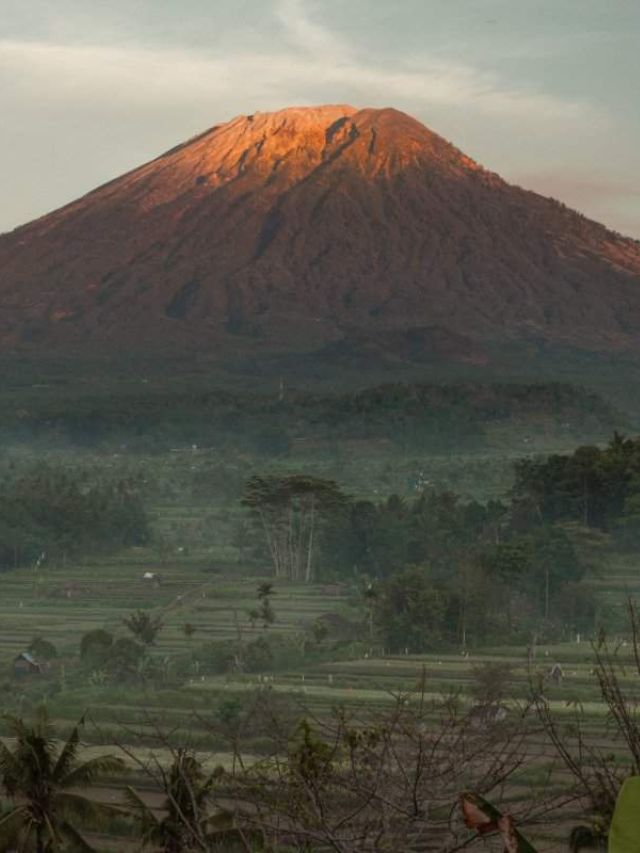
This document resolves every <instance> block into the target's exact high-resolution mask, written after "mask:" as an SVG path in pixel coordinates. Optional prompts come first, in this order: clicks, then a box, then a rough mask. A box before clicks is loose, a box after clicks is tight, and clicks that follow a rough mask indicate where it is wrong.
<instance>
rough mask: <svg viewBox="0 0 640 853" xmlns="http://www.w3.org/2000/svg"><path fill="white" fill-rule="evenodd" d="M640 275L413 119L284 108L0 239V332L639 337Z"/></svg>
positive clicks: (15, 339)
mask: <svg viewBox="0 0 640 853" xmlns="http://www.w3.org/2000/svg"><path fill="white" fill-rule="evenodd" d="M639 285H640V247H639V246H638V244H637V243H635V242H633V241H630V240H624V239H623V238H621V237H619V236H617V235H615V234H612V233H611V232H609V231H607V230H606V229H605V228H604V227H603V226H601V225H598V224H596V223H593V222H589V221H588V220H587V219H585V218H584V217H583V216H580V215H579V214H576V213H574V212H572V211H570V210H568V209H567V208H565V207H564V206H563V205H560V204H558V203H557V202H554V201H552V200H550V199H545V198H543V197H541V196H539V195H536V194H535V193H528V192H525V191H524V190H521V189H519V188H518V187H512V186H509V185H508V184H506V183H505V182H504V181H502V180H501V179H500V178H499V177H498V176H497V175H494V174H493V173H491V172H487V171H485V170H484V169H482V168H481V167H480V166H478V164H477V163H475V162H474V161H473V160H471V159H470V158H469V157H467V156H466V155H465V154H463V153H462V152H460V151H459V150H458V149H456V148H455V147H454V146H453V145H451V144H450V143H449V142H447V141H446V140H444V139H443V138H442V137H440V136H438V135H437V134H436V133H434V132H433V131H431V130H429V129H428V128H427V127H425V126H424V125H423V124H421V123H420V122H419V121H417V120H416V119H414V118H412V117H411V116H408V115H406V114H405V113H403V112H400V111H398V110H395V109H393V108H384V109H372V108H365V109H357V108H355V107H352V106H348V105H329V106H316V107H293V108H289V109H285V110H279V111H277V112H270V113H254V114H253V115H244V116H237V117H236V118H234V119H232V120H231V121H229V122H226V123H224V124H219V125H216V126H215V127H213V128H211V129H210V130H208V131H206V132H204V133H202V134H200V135H199V136H197V137H195V138H194V139H191V140H189V141H188V142H186V143H184V144H182V145H179V146H178V147H176V148H173V149H172V150H170V151H168V152H166V153H165V154H163V155H161V156H160V157H158V158H157V159H155V160H153V161H152V162H150V163H147V164H146V165H144V166H141V167H140V168H139V169H136V170H134V171H132V172H130V173H129V174H127V175H124V176H122V177H121V178H118V179H116V180H114V181H111V182H110V183H109V184H106V185H105V186H103V187H100V188H98V189H97V190H95V191H93V192H92V193H89V194H88V195H87V196H85V197H83V198H81V199H79V200H78V201H76V202H74V203H72V204H71V205H68V206H67V207H65V208H62V209H61V210H59V211H56V212H54V213H52V214H50V215H49V216H46V217H43V218H42V219H39V220H36V221H35V222H33V223H31V224H29V225H26V226H24V227H22V228H20V229H17V230H16V231H15V232H13V233H12V234H9V235H5V236H4V237H0V307H1V308H2V311H0V343H1V342H2V341H4V346H5V347H7V346H23V345H27V346H35V345H38V344H42V343H44V344H46V345H47V346H54V345H55V346H65V345H67V344H68V343H69V341H76V342H85V341H90V342H91V345H100V346H104V347H107V349H108V348H109V347H110V346H117V347H119V348H120V347H124V348H126V347H137V346H139V345H144V346H148V347H158V346H159V347H163V346H165V344H167V342H173V343H174V344H175V345H176V346H179V347H180V346H181V347H195V348H200V347H205V348H211V347H213V348H214V350H216V349H224V347H225V346H226V345H227V344H225V342H227V343H228V342H229V341H233V340H236V341H237V340H240V339H242V340H243V341H244V342H245V343H247V342H248V344H250V345H255V346H257V347H259V348H262V349H265V348H267V349H269V348H271V349H285V350H286V349H292V350H296V349H297V350H304V349H307V350H308V349H312V348H314V347H323V346H326V345H328V344H330V343H331V342H333V341H339V340H340V339H341V338H342V337H343V336H344V335H351V334H353V333H357V334H360V333H361V332H362V333H363V334H365V333H366V335H371V334H375V333H376V331H379V332H380V334H382V333H383V332H384V333H385V334H386V332H388V331H390V330H402V329H404V328H411V329H414V330H415V329H436V328H437V329H440V330H445V331H444V332H442V333H439V334H440V337H442V336H443V335H446V334H448V333H451V334H452V335H454V336H455V335H458V336H460V335H461V336H466V337H467V338H469V339H470V340H476V341H487V340H491V341H500V340H502V341H506V340H509V341H512V340H530V339H536V340H544V341H548V342H550V343H554V344H558V345H560V344H562V345H571V346H582V347H585V348H587V349H611V348H619V347H625V348H637V347H638V343H637V330H638V329H640V287H639ZM425 334H426V333H425ZM423 337H424V336H423ZM427 337H429V335H427ZM422 339H423V338H422V337H420V335H418V337H417V338H416V340H422ZM442 339H443V340H444V338H442ZM452 339H453V338H452ZM456 339H458V338H456ZM425 340H426V338H425Z"/></svg>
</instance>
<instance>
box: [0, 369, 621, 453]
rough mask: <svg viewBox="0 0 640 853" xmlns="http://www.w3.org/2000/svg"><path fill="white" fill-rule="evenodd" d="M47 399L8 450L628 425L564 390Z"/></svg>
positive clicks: (426, 437)
mask: <svg viewBox="0 0 640 853" xmlns="http://www.w3.org/2000/svg"><path fill="white" fill-rule="evenodd" d="M55 390H56V389H50V390H49V391H48V392H47V391H46V390H45V392H43V393H42V394H40V395H38V396H34V397H33V399H29V397H28V395H27V397H26V398H25V400H24V404H23V405H21V406H19V407H18V408H15V407H11V406H7V407H6V408H5V409H4V410H3V412H2V414H1V415H0V433H1V434H2V435H3V436H4V439H5V441H7V442H13V441H16V440H20V441H30V442H38V441H40V442H44V443H46V445H47V446H51V445H52V444H53V445H56V444H57V445H69V444H70V445H77V446H81V447H101V446H116V447H120V446H122V447H126V448H127V449H128V450H130V451H131V452H136V451H146V450H149V449H155V450H157V451H161V450H166V449H168V448H171V447H173V446H176V445H184V444H188V445H191V444H197V445H202V446H211V445H223V446H224V445H229V446H235V447H241V448H243V449H245V450H247V451H249V452H252V453H257V454H259V455H262V456H263V457H270V456H274V455H275V456H277V455H286V454H287V453H288V452H289V451H290V449H291V448H292V445H293V444H294V443H295V442H306V444H307V445H308V446H329V447H331V446H337V445H339V444H340V442H343V441H345V440H352V439H356V440H378V441H383V442H387V443H389V445H390V446H393V447H396V448H399V449H401V450H410V451H418V452H429V453H448V452H462V451H468V450H477V449H480V448H482V447H483V446H484V445H485V443H486V430H487V427H488V426H489V425H491V424H495V423H512V424H521V423H525V422H526V423H528V424H529V425H531V424H535V423H536V422H541V421H544V420H546V421H547V422H550V423H551V424H553V426H554V428H555V429H557V430H558V431H560V432H561V433H562V434H564V435H566V436H567V437H571V436H578V435H580V436H593V437H594V438H597V437H604V436H605V435H606V434H610V433H611V432H612V431H613V429H614V427H616V426H617V427H619V426H620V425H621V423H623V422H624V418H622V416H621V415H620V414H619V413H617V412H615V411H614V410H613V409H612V408H611V406H609V405H608V404H607V403H606V402H604V401H603V400H602V399H601V398H600V397H598V396H597V395H596V394H594V393H592V392H590V391H586V390H584V389H582V388H579V387H576V386H572V385H567V384H561V383H548V384H521V385H518V384H474V385H469V384H462V383H461V384H447V385H436V384H432V385H428V384H389V385H381V386H378V387H375V388H370V389H366V390H362V391H358V392H354V393H349V394H346V393H345V394H321V393H305V392H301V391H293V390H292V391H289V390H288V389H286V388H285V387H281V388H280V389H278V388H277V387H276V388H274V389H273V392H272V393H271V394H268V395H267V394H248V393H246V392H238V393H234V392H231V391H228V390H221V389H216V390H212V391H202V390H201V389H200V390H180V389H177V390H174V391H172V392H167V391H159V390H154V389H153V387H152V386H148V387H147V386H142V389H141V388H140V387H136V389H135V392H131V393H130V394H126V393H124V392H121V393H119V395H118V397H117V399H116V400H114V398H113V397H111V396H109V395H108V394H98V393H93V394H90V393H87V392H86V389H83V394H82V396H80V397H79V398H77V399H76V398H74V396H73V389H68V388H66V389H64V393H63V392H62V391H61V392H60V393H59V394H58V393H55V394H54V393H53V391H55Z"/></svg>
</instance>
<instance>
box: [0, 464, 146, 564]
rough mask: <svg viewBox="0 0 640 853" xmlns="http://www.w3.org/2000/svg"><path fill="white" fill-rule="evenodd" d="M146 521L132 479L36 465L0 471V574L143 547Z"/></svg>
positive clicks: (135, 485) (137, 490)
mask: <svg viewBox="0 0 640 853" xmlns="http://www.w3.org/2000/svg"><path fill="white" fill-rule="evenodd" d="M148 538H149V522H148V518H147V514H146V511H145V509H144V506H143V503H142V500H141V497H140V494H139V488H138V484H137V483H136V481H135V480H134V479H132V478H114V477H111V476H109V475H106V474H105V473H103V472H99V471H94V470H91V471H88V470H82V469H75V470H69V469H66V468H62V467H55V466H50V465H44V464H43V465H38V466H34V467H33V468H32V469H29V470H27V471H24V470H16V471H14V470H12V469H11V468H10V467H9V468H6V469H4V470H3V478H2V480H1V481H0V569H7V568H12V567H17V566H22V565H33V564H34V563H35V562H36V561H38V560H41V561H42V560H45V559H46V560H54V561H57V560H60V559H64V558H66V556H73V555H79V554H82V553H86V552H88V551H92V552H95V551H104V550H113V549H116V548H120V547H122V546H124V545H135V544H141V543H143V542H146V541H147V539H148Z"/></svg>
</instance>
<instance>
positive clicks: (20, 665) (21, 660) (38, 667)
mask: <svg viewBox="0 0 640 853" xmlns="http://www.w3.org/2000/svg"><path fill="white" fill-rule="evenodd" d="M43 673H44V667H43V666H42V664H40V663H38V661H37V660H36V659H35V658H34V656H33V655H32V654H30V653H29V652H20V654H19V655H18V656H17V657H16V658H14V660H13V674H14V675H15V677H16V678H24V677H25V676H27V675H42V674H43Z"/></svg>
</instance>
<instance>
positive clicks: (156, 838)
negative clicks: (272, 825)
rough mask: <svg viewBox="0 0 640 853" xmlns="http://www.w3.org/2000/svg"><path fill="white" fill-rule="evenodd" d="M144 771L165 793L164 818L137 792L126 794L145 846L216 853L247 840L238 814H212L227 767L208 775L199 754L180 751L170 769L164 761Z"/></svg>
mask: <svg viewBox="0 0 640 853" xmlns="http://www.w3.org/2000/svg"><path fill="white" fill-rule="evenodd" d="M142 769H144V770H145V772H146V773H148V774H150V775H151V776H152V778H153V779H154V782H155V783H156V785H158V786H159V787H160V788H161V790H162V791H163V792H164V803H163V805H162V816H160V815H158V813H157V812H156V811H155V810H154V809H151V808H149V806H148V805H147V804H146V803H145V802H144V800H143V799H142V798H141V797H140V795H139V794H138V793H137V792H136V791H135V790H134V789H133V788H130V787H129V788H127V790H126V797H127V801H128V804H129V808H130V809H131V812H132V814H133V815H134V817H135V819H136V821H137V823H138V826H139V829H140V836H141V837H140V841H141V844H142V847H153V849H154V850H161V851H162V853H186V851H203V853H209V851H211V850H213V849H224V850H228V849H229V847H228V844H229V842H232V843H233V842H237V841H238V840H240V839H242V837H243V835H242V833H241V830H240V829H238V828H237V827H235V826H234V819H233V815H232V814H231V813H230V812H229V811H228V810H227V809H226V808H221V807H220V805H219V804H216V805H217V808H216V809H215V813H214V814H212V812H213V811H214V810H213V808H212V806H213V803H212V798H213V795H214V789H215V784H216V780H217V779H218V777H219V776H220V775H221V774H222V770H221V768H217V769H216V770H214V771H213V773H211V774H206V773H205V772H204V770H203V768H202V765H201V764H200V762H199V761H198V759H197V758H196V756H195V754H194V753H193V752H192V751H191V750H189V749H185V748H180V749H177V750H175V751H173V760H172V763H171V767H170V768H169V770H168V771H167V770H165V769H163V768H162V766H161V765H160V764H159V763H158V762H155V765H154V767H153V769H150V768H149V766H148V765H147V766H143V767H142ZM220 845H225V846H224V847H221V846H220ZM246 849H248V848H246Z"/></svg>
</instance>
